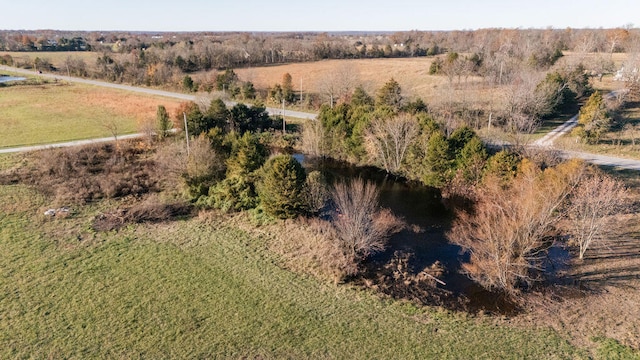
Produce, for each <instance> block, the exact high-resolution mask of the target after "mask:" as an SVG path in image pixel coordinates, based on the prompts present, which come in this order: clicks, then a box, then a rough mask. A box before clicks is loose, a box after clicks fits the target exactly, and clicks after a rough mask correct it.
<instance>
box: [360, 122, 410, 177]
mask: <svg viewBox="0 0 640 360" xmlns="http://www.w3.org/2000/svg"><path fill="white" fill-rule="evenodd" d="M418 130H419V129H418V123H417V121H416V120H415V119H414V118H413V117H411V115H408V114H400V115H398V116H395V117H393V118H391V119H374V120H373V121H372V122H371V124H370V126H369V128H368V129H367V131H366V133H365V147H366V149H367V152H368V153H369V155H370V156H371V157H372V158H374V159H375V160H376V161H378V162H379V163H380V164H382V167H383V168H384V169H385V170H386V171H387V172H391V173H397V172H398V171H399V170H400V168H401V167H402V162H403V161H404V158H405V155H406V153H407V149H408V148H409V145H411V143H412V142H413V140H414V139H415V137H416V136H417V135H418Z"/></svg>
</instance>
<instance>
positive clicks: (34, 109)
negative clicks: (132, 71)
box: [0, 83, 177, 148]
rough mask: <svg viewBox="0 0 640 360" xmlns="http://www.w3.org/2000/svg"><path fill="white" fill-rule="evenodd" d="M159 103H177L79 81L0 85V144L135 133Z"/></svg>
mask: <svg viewBox="0 0 640 360" xmlns="http://www.w3.org/2000/svg"><path fill="white" fill-rule="evenodd" d="M160 104H166V105H167V108H169V109H171V108H173V106H175V104H177V102H176V101H175V100H172V99H159V98H156V97H152V96H145V95H140V94H133V93H128V92H125V91H119V90H114V89H105V88H100V87H94V86H88V85H81V84H55V83H48V84H42V85H23V86H22V85H21V86H8V87H0V148H2V147H12V146H24V145H34V144H47V143H55V142H63V141H70V140H78V139H89V138H96V137H107V136H113V135H112V129H115V130H116V132H117V134H118V135H122V134H127V133H133V132H137V131H138V128H139V125H138V124H139V123H141V122H142V121H145V120H149V121H153V120H154V118H155V117H154V116H155V110H156V108H157V106H158V105H160Z"/></svg>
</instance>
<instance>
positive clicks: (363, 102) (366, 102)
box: [351, 86, 374, 107]
mask: <svg viewBox="0 0 640 360" xmlns="http://www.w3.org/2000/svg"><path fill="white" fill-rule="evenodd" d="M373 103H374V101H373V98H372V97H371V96H370V95H369V94H367V92H366V91H365V90H364V89H363V88H362V86H358V87H356V88H355V90H353V95H352V96H351V105H352V106H354V107H357V106H368V107H371V106H373Z"/></svg>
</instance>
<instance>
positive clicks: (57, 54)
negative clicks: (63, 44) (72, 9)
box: [0, 51, 100, 69]
mask: <svg viewBox="0 0 640 360" xmlns="http://www.w3.org/2000/svg"><path fill="white" fill-rule="evenodd" d="M3 55H11V57H12V58H13V59H14V61H16V62H30V63H33V61H34V60H35V59H36V58H40V59H43V60H48V61H49V62H50V63H51V65H53V66H55V67H57V68H59V69H62V68H64V62H65V60H66V59H67V58H68V57H71V58H78V59H82V60H84V61H85V63H86V64H87V65H89V66H90V67H91V66H93V65H95V63H96V59H98V57H99V56H100V54H99V53H96V52H91V51H42V52H12V51H0V56H3Z"/></svg>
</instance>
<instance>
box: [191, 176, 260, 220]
mask: <svg viewBox="0 0 640 360" xmlns="http://www.w3.org/2000/svg"><path fill="white" fill-rule="evenodd" d="M201 202H202V203H203V204H205V205H208V206H212V207H215V208H218V209H220V210H222V211H224V212H229V211H241V210H249V209H253V208H255V207H256V206H257V205H258V202H259V199H258V196H257V194H256V191H255V187H254V185H253V183H252V182H249V181H247V180H246V179H245V178H243V177H240V176H232V177H228V178H226V179H224V180H223V181H221V182H219V183H218V184H216V185H215V186H213V187H211V188H210V189H209V196H208V197H207V198H206V199H203V200H202V201H201Z"/></svg>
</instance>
